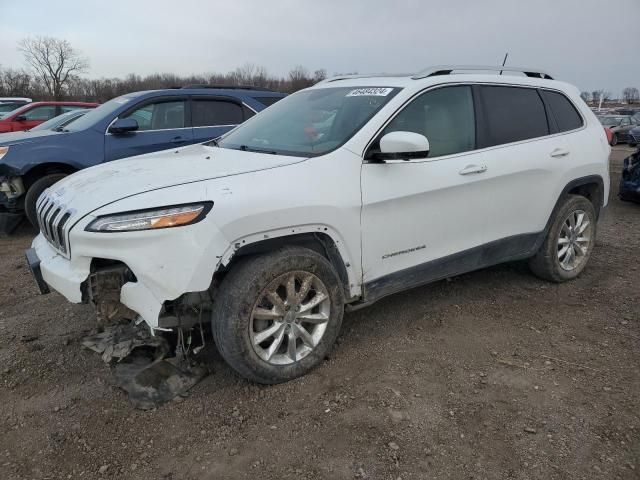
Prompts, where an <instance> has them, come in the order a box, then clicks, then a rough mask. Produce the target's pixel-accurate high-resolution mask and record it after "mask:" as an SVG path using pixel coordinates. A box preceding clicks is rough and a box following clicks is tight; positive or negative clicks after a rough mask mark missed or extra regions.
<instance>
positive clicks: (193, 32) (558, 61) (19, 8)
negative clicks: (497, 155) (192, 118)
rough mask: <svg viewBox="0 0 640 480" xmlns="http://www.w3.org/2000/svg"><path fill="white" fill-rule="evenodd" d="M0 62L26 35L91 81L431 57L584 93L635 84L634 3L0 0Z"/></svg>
mask: <svg viewBox="0 0 640 480" xmlns="http://www.w3.org/2000/svg"><path fill="white" fill-rule="evenodd" d="M0 24H1V26H0V66H2V67H5V68H6V67H11V68H19V67H22V66H23V60H22V56H21V54H20V53H19V52H18V50H17V43H18V41H19V40H20V39H21V38H24V37H26V36H36V35H49V36H54V37H60V38H65V39H67V40H69V41H70V42H71V43H72V45H73V46H74V47H76V48H77V49H79V50H81V51H82V53H83V54H84V55H86V56H87V57H88V58H89V59H90V62H91V69H90V71H89V72H88V74H87V75H88V76H90V77H103V76H105V77H114V76H123V75H126V74H127V73H132V72H133V73H139V74H147V73H155V72H173V73H178V74H190V73H207V72H227V71H229V70H233V69H234V68H235V67H237V66H240V65H242V64H245V63H247V62H250V63H254V64H257V65H261V66H264V67H266V68H267V71H268V72H269V73H271V74H277V75H284V74H286V73H287V72H288V71H289V70H290V69H291V68H292V67H294V66H295V65H298V64H300V65H304V66H305V67H306V68H308V69H309V70H310V71H313V70H315V69H319V68H324V69H326V70H327V72H328V73H329V74H333V73H342V72H359V73H371V72H383V71H384V72H413V71H417V70H420V69H422V68H423V67H426V66H429V65H436V64H438V65H439V64H491V65H495V64H497V63H498V62H501V61H502V57H503V55H504V53H505V52H506V51H508V52H509V54H510V56H509V61H508V63H509V64H511V65H517V66H531V67H537V68H541V69H544V70H546V71H548V72H549V73H551V74H552V76H554V77H555V78H558V79H562V80H566V81H568V82H571V83H573V84H575V85H577V86H578V87H579V88H580V89H582V90H594V89H598V88H604V89H607V90H610V91H612V93H614V95H618V94H619V93H620V91H621V90H622V89H623V88H624V87H627V86H636V87H638V88H640V54H639V53H638V52H639V50H638V48H639V47H640V45H639V43H638V37H639V34H640V0H609V1H601V0H423V1H418V0H322V1H318V0H315V1H312V0H297V1H296V0H225V1H219V0H208V1H205V0H179V1H176V0H170V1H169V0H130V1H125V0H109V1H104V0H62V1H52V0H22V1H20V0H0Z"/></svg>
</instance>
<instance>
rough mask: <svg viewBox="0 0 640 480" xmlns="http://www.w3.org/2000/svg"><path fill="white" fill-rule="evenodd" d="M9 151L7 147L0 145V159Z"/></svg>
mask: <svg viewBox="0 0 640 480" xmlns="http://www.w3.org/2000/svg"><path fill="white" fill-rule="evenodd" d="M7 153H9V147H0V160H2V158H3V157H4V156H5V155H6V154H7Z"/></svg>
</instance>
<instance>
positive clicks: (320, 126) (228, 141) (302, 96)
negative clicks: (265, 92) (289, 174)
mask: <svg viewBox="0 0 640 480" xmlns="http://www.w3.org/2000/svg"><path fill="white" fill-rule="evenodd" d="M398 91H400V89H399V88H392V87H366V86H363V87H334V88H317V89H311V90H303V91H301V92H298V93H294V94H293V95H290V96H288V97H286V98H284V99H282V100H280V101H279V102H278V103H276V104H274V105H272V106H270V107H269V108H267V109H266V110H264V111H262V112H260V114H259V115H257V116H256V117H254V118H252V119H250V120H249V121H247V122H245V123H244V124H242V125H240V126H239V127H237V128H235V129H234V130H232V131H231V132H229V133H228V134H227V135H225V136H224V137H222V139H221V140H220V141H219V142H218V145H219V146H220V147H222V148H232V149H237V150H248V151H257V152H265V153H277V154H282V155H294V156H304V157H313V156H318V155H324V154H325V153H328V152H330V151H331V150H334V149H336V148H338V147H340V146H341V145H342V144H344V143H345V142H346V141H347V140H349V139H350V138H351V137H352V136H353V135H354V134H355V133H356V132H357V131H358V130H360V129H361V128H362V127H363V126H364V124H365V123H367V122H368V121H369V120H370V119H371V118H372V117H373V116H374V115H375V114H376V113H377V112H378V111H379V110H380V109H381V108H382V107H383V106H384V105H385V104H386V103H387V102H388V101H389V100H390V99H391V98H392V97H394V96H395V95H396V94H397V93H398Z"/></svg>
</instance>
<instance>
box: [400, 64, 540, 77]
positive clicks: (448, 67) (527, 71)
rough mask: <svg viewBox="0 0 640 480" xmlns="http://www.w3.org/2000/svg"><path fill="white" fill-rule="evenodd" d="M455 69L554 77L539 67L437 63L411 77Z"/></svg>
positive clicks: (445, 72)
mask: <svg viewBox="0 0 640 480" xmlns="http://www.w3.org/2000/svg"><path fill="white" fill-rule="evenodd" d="M454 71H473V72H477V71H489V72H500V75H502V72H520V73H524V74H525V75H526V76H527V77H534V78H544V79H546V80H553V77H552V76H551V75H549V74H548V73H546V72H543V71H542V70H539V69H537V68H526V67H512V66H506V65H505V66H493V65H437V66H435V67H429V68H427V69H425V70H423V71H421V72H418V73H416V74H415V75H413V76H412V77H411V78H412V79H413V80H418V79H421V78H427V77H435V76H437V75H451V73H452V72H454Z"/></svg>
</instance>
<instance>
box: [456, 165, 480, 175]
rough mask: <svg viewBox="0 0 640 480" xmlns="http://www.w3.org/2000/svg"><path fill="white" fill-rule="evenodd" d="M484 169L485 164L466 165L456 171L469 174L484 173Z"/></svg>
mask: <svg viewBox="0 0 640 480" xmlns="http://www.w3.org/2000/svg"><path fill="white" fill-rule="evenodd" d="M486 171H487V166H486V165H467V166H466V167H464V168H463V169H462V170H460V171H459V172H458V173H459V174H460V175H471V174H474V173H484V172H486Z"/></svg>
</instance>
